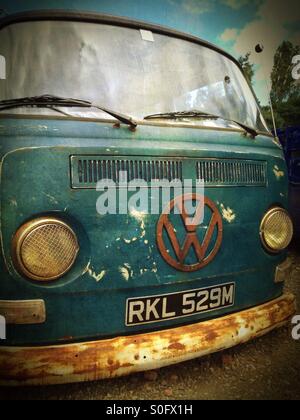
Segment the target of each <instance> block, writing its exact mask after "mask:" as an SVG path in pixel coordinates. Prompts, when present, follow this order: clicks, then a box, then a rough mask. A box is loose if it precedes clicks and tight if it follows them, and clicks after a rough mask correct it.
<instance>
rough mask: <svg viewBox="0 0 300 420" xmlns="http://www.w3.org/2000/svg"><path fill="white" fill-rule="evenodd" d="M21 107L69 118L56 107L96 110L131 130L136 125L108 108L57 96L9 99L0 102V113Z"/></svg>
mask: <svg viewBox="0 0 300 420" xmlns="http://www.w3.org/2000/svg"><path fill="white" fill-rule="evenodd" d="M21 107H34V108H49V109H53V110H54V111H57V112H60V113H62V114H64V115H67V116H69V114H67V113H65V112H63V111H61V110H59V109H57V107H63V108H71V107H73V108H96V109H99V110H100V111H103V112H105V113H106V114H109V115H111V116H112V117H114V118H116V119H117V120H118V121H120V122H122V123H124V124H127V125H129V126H130V127H131V128H136V127H137V123H136V122H135V121H134V120H133V119H132V118H131V117H128V116H127V115H123V114H121V113H119V112H115V111H112V110H110V109H108V108H105V107H102V106H100V105H97V104H94V103H92V102H89V101H84V100H81V99H72V98H61V97H59V96H53V95H42V96H32V97H26V98H19V99H9V100H4V101H0V111H6V110H9V109H13V108H21Z"/></svg>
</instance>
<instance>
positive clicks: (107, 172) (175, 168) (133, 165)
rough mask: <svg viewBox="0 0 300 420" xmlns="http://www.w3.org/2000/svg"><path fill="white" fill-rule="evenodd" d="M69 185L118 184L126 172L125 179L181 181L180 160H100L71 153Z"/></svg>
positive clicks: (75, 186) (86, 186) (77, 186)
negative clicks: (109, 182)
mask: <svg viewBox="0 0 300 420" xmlns="http://www.w3.org/2000/svg"><path fill="white" fill-rule="evenodd" d="M71 168H72V186H73V188H95V187H96V185H97V182H98V181H101V180H104V179H105V180H107V179H108V180H112V181H114V182H115V183H116V184H119V183H120V173H122V172H126V173H127V180H128V181H133V180H142V181H145V182H147V183H151V181H154V180H159V181H161V180H168V181H174V180H180V181H182V180H183V174H182V161H180V160H163V159H153V160H142V159H136V160H135V159H113V158H109V159H103V158H99V159H97V157H95V156H94V157H89V156H85V157H80V156H72V158H71Z"/></svg>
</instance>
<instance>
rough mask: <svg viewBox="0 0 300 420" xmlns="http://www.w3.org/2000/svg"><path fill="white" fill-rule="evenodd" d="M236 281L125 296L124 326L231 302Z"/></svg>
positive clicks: (178, 315) (206, 309)
mask: <svg viewBox="0 0 300 420" xmlns="http://www.w3.org/2000/svg"><path fill="white" fill-rule="evenodd" d="M234 302H235V283H227V284H222V285H221V286H212V287H207V288H205V289H195V290H188V291H184V292H177V293H170V294H165V295H155V296H144V297H139V298H131V299H127V304H126V326H134V325H140V324H150V323H154V322H162V321H167V320H170V319H175V318H184V317H188V316H193V315H197V314H201V313H205V312H212V311H217V310H220V309H223V308H228V307H231V306H233V305H234Z"/></svg>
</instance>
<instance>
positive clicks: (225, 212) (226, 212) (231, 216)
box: [221, 204, 236, 223]
mask: <svg viewBox="0 0 300 420" xmlns="http://www.w3.org/2000/svg"><path fill="white" fill-rule="evenodd" d="M221 210H222V216H223V218H224V219H225V220H227V222H228V223H232V222H233V221H234V220H235V219H236V214H235V213H234V211H233V210H232V209H231V208H230V207H227V208H226V207H225V206H224V204H221Z"/></svg>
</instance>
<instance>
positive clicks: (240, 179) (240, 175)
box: [196, 159, 267, 187]
mask: <svg viewBox="0 0 300 420" xmlns="http://www.w3.org/2000/svg"><path fill="white" fill-rule="evenodd" d="M196 170H197V178H198V180H200V179H203V180H204V181H205V185H206V186H207V187H209V186H211V187H212V186H216V187H217V186H266V184H267V164H266V162H263V161H245V160H231V159H201V160H199V161H197V163H196Z"/></svg>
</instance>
